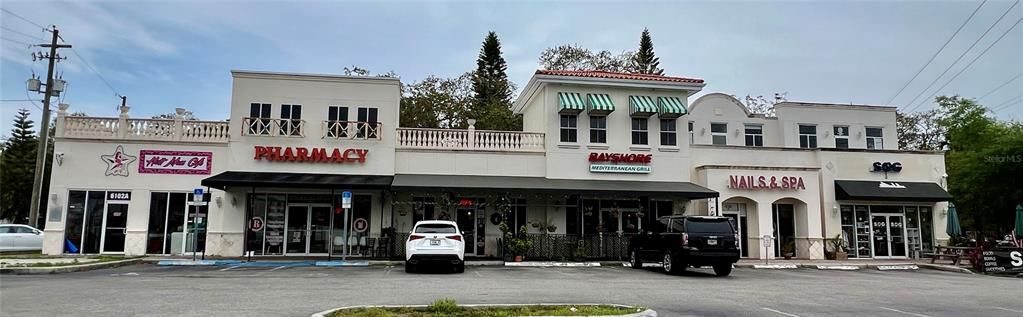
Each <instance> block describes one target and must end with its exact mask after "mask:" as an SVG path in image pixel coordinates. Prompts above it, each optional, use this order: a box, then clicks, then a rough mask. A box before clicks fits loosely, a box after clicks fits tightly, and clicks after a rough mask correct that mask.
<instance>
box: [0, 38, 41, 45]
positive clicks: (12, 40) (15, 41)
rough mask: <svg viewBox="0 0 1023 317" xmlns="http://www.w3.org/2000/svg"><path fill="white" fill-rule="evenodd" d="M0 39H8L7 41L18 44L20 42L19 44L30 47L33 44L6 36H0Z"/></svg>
mask: <svg viewBox="0 0 1023 317" xmlns="http://www.w3.org/2000/svg"><path fill="white" fill-rule="evenodd" d="M0 39H2V40H8V41H11V42H14V43H18V44H21V45H25V47H32V46H33V45H34V44H29V43H25V42H22V41H18V40H15V39H10V38H6V37H0Z"/></svg>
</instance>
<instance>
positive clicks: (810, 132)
mask: <svg viewBox="0 0 1023 317" xmlns="http://www.w3.org/2000/svg"><path fill="white" fill-rule="evenodd" d="M799 147H801V148H804V149H816V148H817V125H813V124H800V125H799Z"/></svg>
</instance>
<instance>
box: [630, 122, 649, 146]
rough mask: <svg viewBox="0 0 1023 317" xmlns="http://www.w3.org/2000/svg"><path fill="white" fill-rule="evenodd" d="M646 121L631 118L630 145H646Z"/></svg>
mask: <svg viewBox="0 0 1023 317" xmlns="http://www.w3.org/2000/svg"><path fill="white" fill-rule="evenodd" d="M647 129H648V128H647V119H646V118H632V144H639V145H646V144H649V143H647V138H648V137H649V136H648V135H647Z"/></svg>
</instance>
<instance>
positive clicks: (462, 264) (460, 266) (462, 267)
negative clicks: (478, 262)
mask: <svg viewBox="0 0 1023 317" xmlns="http://www.w3.org/2000/svg"><path fill="white" fill-rule="evenodd" d="M455 273H465V262H464V261H463V262H459V263H458V264H456V265H455Z"/></svg>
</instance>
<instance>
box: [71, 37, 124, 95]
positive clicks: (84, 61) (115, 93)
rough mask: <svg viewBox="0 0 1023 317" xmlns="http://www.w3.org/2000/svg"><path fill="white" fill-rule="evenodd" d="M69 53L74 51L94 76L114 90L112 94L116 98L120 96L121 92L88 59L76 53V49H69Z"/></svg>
mask: <svg viewBox="0 0 1023 317" xmlns="http://www.w3.org/2000/svg"><path fill="white" fill-rule="evenodd" d="M71 53H74V54H75V56H78V59H80V60H82V63H83V64H85V67H88V68H89V70H91V71H92V73H93V74H96V77H99V79H100V80H102V81H103V83H104V84H106V85H107V88H110V91H113V92H114V95H116V96H117V97H118V98H120V97H121V94H120V93H118V92H117V89H114V86H113V85H111V84H110V82H109V81H107V79H106V78H103V75H101V74H100V73H99V71H97V70H96V68H94V67H92V64H91V63H89V61H88V60H86V59H85V57H82V55H81V54H78V50H76V49H74V48H72V49H71Z"/></svg>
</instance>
